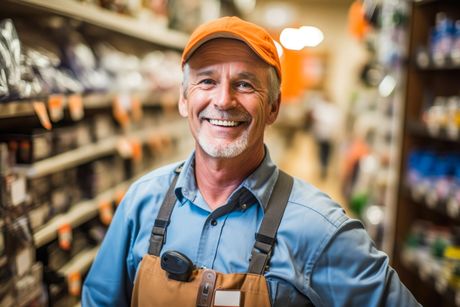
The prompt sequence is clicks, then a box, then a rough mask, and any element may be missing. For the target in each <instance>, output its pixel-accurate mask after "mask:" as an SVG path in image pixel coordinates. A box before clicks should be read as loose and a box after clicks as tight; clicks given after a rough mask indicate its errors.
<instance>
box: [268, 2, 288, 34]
mask: <svg viewBox="0 0 460 307" xmlns="http://www.w3.org/2000/svg"><path fill="white" fill-rule="evenodd" d="M294 15H295V12H294V9H293V8H292V6H290V5H289V4H286V3H278V2H275V3H270V4H269V5H267V7H266V9H265V12H264V19H265V23H266V24H268V25H270V27H273V28H281V27H283V26H285V25H287V24H288V23H289V22H291V21H292V20H293V19H295V18H294Z"/></svg>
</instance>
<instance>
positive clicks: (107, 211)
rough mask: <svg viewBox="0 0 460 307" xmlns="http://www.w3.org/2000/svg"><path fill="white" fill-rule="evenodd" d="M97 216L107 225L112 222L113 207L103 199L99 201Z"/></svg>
mask: <svg viewBox="0 0 460 307" xmlns="http://www.w3.org/2000/svg"><path fill="white" fill-rule="evenodd" d="M99 218H100V219H101V222H102V223H104V225H109V224H110V222H112V218H113V208H112V204H111V203H110V202H109V201H107V200H103V201H101V202H100V203H99Z"/></svg>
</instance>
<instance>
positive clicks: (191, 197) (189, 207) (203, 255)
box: [82, 150, 418, 307]
mask: <svg viewBox="0 0 460 307" xmlns="http://www.w3.org/2000/svg"><path fill="white" fill-rule="evenodd" d="M194 163H195V159H194V154H192V155H191V156H190V157H189V158H188V159H187V160H186V161H185V163H184V166H183V169H182V172H181V173H180V175H179V178H178V181H177V184H176V188H175V193H176V196H177V199H178V200H177V202H176V205H175V207H174V210H173V212H172V216H171V223H170V224H169V226H168V229H167V235H166V242H165V244H164V246H163V249H162V252H164V251H167V250H177V251H180V252H182V253H184V254H185V255H187V256H188V257H189V258H190V259H191V260H192V261H193V262H194V264H195V265H197V266H198V267H206V268H212V269H214V270H217V271H219V272H223V273H241V272H247V269H248V265H249V257H250V255H251V249H252V247H253V245H254V241H255V239H254V234H255V233H256V232H257V230H258V228H259V225H260V223H261V221H262V219H263V216H264V208H265V207H266V206H267V203H268V200H269V198H270V195H271V192H272V190H273V187H274V184H275V182H276V180H277V178H278V173H279V171H278V168H277V167H276V166H275V165H274V164H273V163H272V161H271V159H270V156H269V154H268V151H267V150H266V155H265V158H264V160H263V162H262V163H261V165H260V166H259V167H258V168H257V169H256V170H255V171H254V172H253V173H252V174H251V175H250V176H249V177H247V178H246V179H245V180H244V181H243V182H242V183H241V185H240V186H239V187H238V188H237V189H236V190H235V191H234V192H233V193H232V195H230V197H229V199H228V200H227V202H226V204H224V205H223V206H221V207H220V208H218V209H216V210H214V211H213V212H212V211H211V210H210V209H209V207H208V205H207V204H206V201H205V200H204V198H203V196H202V195H201V194H200V191H199V190H198V188H197V184H196V181H195V175H194V169H195V168H194ZM178 165H179V164H173V165H169V166H165V167H162V168H160V169H157V170H155V171H153V172H151V173H149V174H147V175H146V176H144V177H143V178H141V179H139V180H138V181H137V182H135V183H134V184H133V185H132V186H131V187H130V189H129V190H128V192H127V193H126V196H125V197H124V199H123V201H122V202H121V204H120V206H119V207H118V209H117V211H116V214H115V217H114V219H113V221H112V224H111V225H110V227H109V230H108V232H107V234H106V237H105V239H104V242H103V243H102V246H101V248H100V250H99V252H98V255H97V257H96V259H95V261H94V263H93V265H92V267H91V269H90V272H89V274H88V276H87V278H86V280H85V283H84V287H83V294H82V305H83V306H117V307H122V306H129V303H130V298H131V292H132V289H133V286H134V280H135V277H136V272H137V270H138V268H139V264H140V262H141V260H142V257H143V256H144V255H145V254H146V253H147V250H148V245H149V238H150V234H151V231H152V227H153V223H154V220H155V218H156V216H157V214H158V210H159V208H160V206H161V203H162V201H163V198H164V197H165V194H166V191H167V190H168V187H169V185H170V183H171V181H172V179H173V177H174V176H175V174H174V169H175V168H176V167H177V166H178ZM388 261H389V260H388V257H387V256H386V255H385V254H384V253H383V252H381V251H378V250H377V249H376V248H375V246H374V244H373V242H372V240H371V239H370V238H369V236H368V234H367V233H366V231H365V230H364V229H363V227H362V224H361V223H360V222H359V221H357V220H354V219H351V218H349V217H348V216H346V215H345V212H344V211H343V209H342V208H341V207H340V206H339V205H337V204H336V203H335V202H334V201H333V200H331V199H330V198H329V197H328V196H327V195H325V194H324V193H322V192H320V191H319V190H318V189H316V188H315V187H313V186H311V185H309V184H307V183H305V182H304V181H302V180H300V179H297V178H295V179H294V185H293V190H292V192H291V195H290V197H289V202H288V204H287V207H286V210H285V213H284V216H283V219H282V221H281V224H280V226H279V229H278V233H277V240H276V245H275V247H274V251H273V255H272V257H271V260H270V268H269V270H268V271H267V272H266V273H265V276H266V278H267V280H268V283H269V288H270V292H271V295H272V296H273V297H274V296H276V293H277V291H280V292H281V291H285V290H286V289H288V291H289V292H290V293H291V294H292V293H294V294H298V295H302V296H307V297H308V298H309V299H310V300H311V302H313V304H314V305H315V306H380V305H382V306H418V303H417V302H416V300H415V299H414V298H413V296H412V295H411V293H410V292H409V291H408V290H407V289H406V287H405V286H404V285H403V284H402V283H401V282H400V280H399V278H398V276H397V274H396V273H395V271H394V270H393V269H392V268H391V267H390V266H389V263H388ZM286 287H287V288H286ZM283 289H284V290H283ZM151 291H155V289H151Z"/></svg>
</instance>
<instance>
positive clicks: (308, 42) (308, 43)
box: [300, 26, 324, 47]
mask: <svg viewBox="0 0 460 307" xmlns="http://www.w3.org/2000/svg"><path fill="white" fill-rule="evenodd" d="M300 31H301V32H302V33H303V35H304V36H303V37H304V42H305V47H316V46H318V45H319V44H320V43H321V42H322V41H323V39H324V35H323V32H322V31H321V30H320V29H318V28H317V27H312V26H303V27H300Z"/></svg>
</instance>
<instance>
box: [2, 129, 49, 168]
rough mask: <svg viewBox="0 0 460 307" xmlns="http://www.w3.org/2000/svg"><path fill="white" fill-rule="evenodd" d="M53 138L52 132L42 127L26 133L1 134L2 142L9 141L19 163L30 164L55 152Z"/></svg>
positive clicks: (9, 145)
mask: <svg viewBox="0 0 460 307" xmlns="http://www.w3.org/2000/svg"><path fill="white" fill-rule="evenodd" d="M52 140H53V138H52V133H51V132H48V131H45V130H41V129H34V130H32V131H30V132H25V133H15V134H0V142H6V143H8V147H9V149H10V151H13V152H14V154H15V158H16V162H17V163H19V164H30V163H34V162H37V161H40V160H43V159H46V158H49V157H50V156H51V155H52V154H53V141H52Z"/></svg>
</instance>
